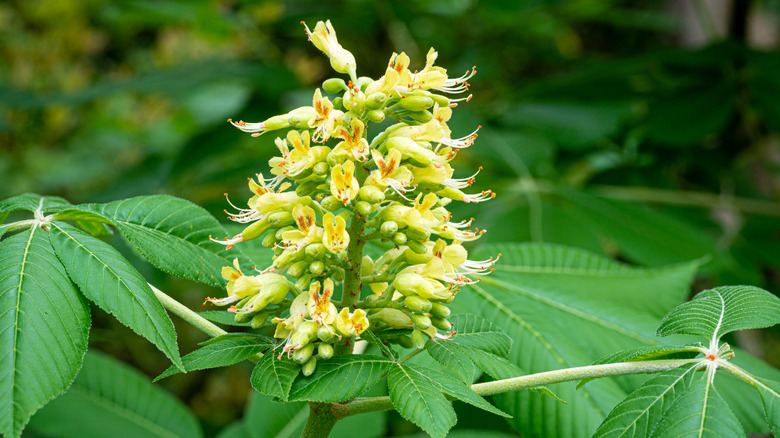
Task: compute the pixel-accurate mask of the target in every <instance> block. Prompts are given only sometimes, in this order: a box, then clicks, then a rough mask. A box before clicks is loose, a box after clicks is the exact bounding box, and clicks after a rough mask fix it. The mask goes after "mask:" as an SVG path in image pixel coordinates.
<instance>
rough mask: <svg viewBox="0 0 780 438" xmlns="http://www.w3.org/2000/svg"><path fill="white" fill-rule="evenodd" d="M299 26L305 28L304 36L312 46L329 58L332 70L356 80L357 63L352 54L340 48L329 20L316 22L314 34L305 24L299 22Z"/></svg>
mask: <svg viewBox="0 0 780 438" xmlns="http://www.w3.org/2000/svg"><path fill="white" fill-rule="evenodd" d="M301 24H303V26H304V27H305V28H306V35H308V36H309V40H310V41H311V42H312V43H313V44H314V46H315V47H316V48H318V49H320V50H322V52H323V53H325V55H327V56H328V58H330V65H331V67H333V70H336V71H337V72H339V73H345V74H349V77H350V78H352V80H353V81H357V80H356V75H355V68H356V66H357V63H356V62H355V57H354V56H352V53H350V52H349V51H347V50H346V49H344V48H343V47H341V44H339V41H338V39H337V38H336V31H335V30H333V26H332V25H331V24H330V20H328V21H326V22H324V23H323V22H322V21H318V22H317V25H316V26H314V32H311V31H309V27H308V26H306V23H304V22H303V21H301Z"/></svg>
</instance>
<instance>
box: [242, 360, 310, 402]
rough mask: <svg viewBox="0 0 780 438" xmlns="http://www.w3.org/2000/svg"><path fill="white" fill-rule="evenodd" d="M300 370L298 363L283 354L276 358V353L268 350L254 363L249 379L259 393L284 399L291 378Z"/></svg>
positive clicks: (286, 395) (289, 386) (288, 391)
mask: <svg viewBox="0 0 780 438" xmlns="http://www.w3.org/2000/svg"><path fill="white" fill-rule="evenodd" d="M300 371H301V366H300V365H298V364H297V363H295V362H293V361H292V360H290V359H288V358H287V357H286V356H284V355H283V356H282V357H281V358H277V357H276V354H274V352H273V351H270V352H268V353H266V354H265V355H263V358H262V359H260V361H259V362H258V363H257V365H255V368H254V370H252V377H251V379H250V381H251V382H252V386H253V387H254V388H255V389H256V390H258V391H260V392H261V393H263V394H268V395H270V396H273V397H276V398H279V399H281V400H285V401H286V400H287V397H288V396H289V394H290V388H291V387H292V383H293V380H295V376H297V375H298V373H299V372H300Z"/></svg>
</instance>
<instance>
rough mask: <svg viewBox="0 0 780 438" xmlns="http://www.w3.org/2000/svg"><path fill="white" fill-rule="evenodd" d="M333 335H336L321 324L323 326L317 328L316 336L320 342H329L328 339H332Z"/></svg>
mask: <svg viewBox="0 0 780 438" xmlns="http://www.w3.org/2000/svg"><path fill="white" fill-rule="evenodd" d="M335 336H336V335H334V334H333V332H332V331H330V330H329V329H328V328H327V327H324V326H323V327H320V328H319V329H317V337H318V338H319V339H320V341H322V342H328V343H329V342H330V341H332V340H333V338H334V337H335Z"/></svg>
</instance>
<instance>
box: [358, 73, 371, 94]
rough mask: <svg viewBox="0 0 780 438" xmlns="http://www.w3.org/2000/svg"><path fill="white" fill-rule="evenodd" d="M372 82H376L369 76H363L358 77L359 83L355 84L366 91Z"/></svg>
mask: <svg viewBox="0 0 780 438" xmlns="http://www.w3.org/2000/svg"><path fill="white" fill-rule="evenodd" d="M372 82H374V80H373V79H371V78H369V77H368V76H361V77H359V78H358V80H357V84H355V85H357V86H358V88H359V89H360V90H361V91H366V87H368V84H370V83H372Z"/></svg>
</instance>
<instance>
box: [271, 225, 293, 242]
mask: <svg viewBox="0 0 780 438" xmlns="http://www.w3.org/2000/svg"><path fill="white" fill-rule="evenodd" d="M294 229H295V227H291V226H286V227H282V228H279V229H278V230H276V234H275V235H274V236H275V237H276V240H282V234H284V233H286V232H288V231H293V230H294Z"/></svg>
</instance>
